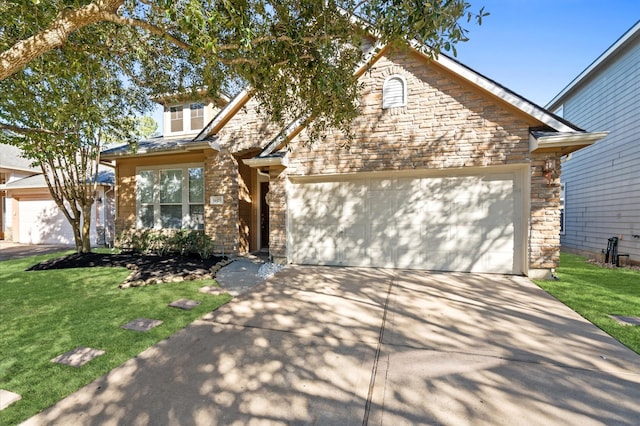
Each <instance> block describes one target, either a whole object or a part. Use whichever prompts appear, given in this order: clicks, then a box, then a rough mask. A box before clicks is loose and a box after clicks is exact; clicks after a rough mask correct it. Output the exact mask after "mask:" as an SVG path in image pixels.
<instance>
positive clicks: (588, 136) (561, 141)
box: [529, 132, 609, 154]
mask: <svg viewBox="0 0 640 426" xmlns="http://www.w3.org/2000/svg"><path fill="white" fill-rule="evenodd" d="M608 134H609V132H593V133H587V132H573V133H559V134H557V135H545V136H539V137H535V136H534V135H532V134H531V133H529V152H531V153H536V151H538V150H546V149H560V148H570V147H579V148H578V149H581V148H585V147H587V146H589V145H593V144H594V143H596V142H598V141H599V140H601V139H603V138H604V137H606V136H607V135H608ZM573 151H575V149H574V150H573ZM566 154H568V153H566Z"/></svg>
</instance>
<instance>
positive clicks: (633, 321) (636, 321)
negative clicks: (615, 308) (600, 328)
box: [609, 315, 640, 325]
mask: <svg viewBox="0 0 640 426" xmlns="http://www.w3.org/2000/svg"><path fill="white" fill-rule="evenodd" d="M609 318H613V319H614V320H616V321H617V322H618V324H622V325H640V317H625V316H621V315H609Z"/></svg>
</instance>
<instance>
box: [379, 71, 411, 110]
mask: <svg viewBox="0 0 640 426" xmlns="http://www.w3.org/2000/svg"><path fill="white" fill-rule="evenodd" d="M406 104H407V84H406V81H405V79H404V77H403V76H401V75H392V76H389V77H387V79H386V80H385V81H384V84H383V85H382V108H383V109H387V108H395V107H401V106H405V105H406Z"/></svg>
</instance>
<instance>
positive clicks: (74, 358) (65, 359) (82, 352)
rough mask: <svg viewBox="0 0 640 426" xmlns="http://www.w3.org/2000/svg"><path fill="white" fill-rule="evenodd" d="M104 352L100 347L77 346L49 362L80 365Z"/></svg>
mask: <svg viewBox="0 0 640 426" xmlns="http://www.w3.org/2000/svg"><path fill="white" fill-rule="evenodd" d="M105 353H106V352H105V351H103V350H100V349H92V348H85V347H82V346H79V347H77V348H75V349H73V350H70V351H69V352H67V353H64V354H62V355H58V356H57V357H55V358H54V359H52V360H51V362H55V363H58V364H64V365H69V366H71V367H82V366H83V365H85V364H86V363H88V362H89V361H91V360H92V359H94V358H95V357H98V356H100V355H104V354H105Z"/></svg>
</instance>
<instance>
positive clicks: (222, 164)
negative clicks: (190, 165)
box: [204, 149, 240, 253]
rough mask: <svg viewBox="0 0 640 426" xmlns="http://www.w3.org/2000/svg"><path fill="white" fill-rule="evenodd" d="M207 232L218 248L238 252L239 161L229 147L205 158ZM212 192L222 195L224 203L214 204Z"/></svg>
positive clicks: (227, 251)
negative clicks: (210, 200)
mask: <svg viewBox="0 0 640 426" xmlns="http://www.w3.org/2000/svg"><path fill="white" fill-rule="evenodd" d="M204 166H205V189H204V192H205V201H207V203H206V204H205V210H204V215H205V218H204V220H205V228H204V229H205V233H206V234H207V235H209V236H210V237H211V239H212V240H213V242H214V249H215V251H216V252H222V253H237V252H238V249H239V238H240V235H239V228H238V222H239V217H238V208H239V203H238V196H239V190H238V162H237V160H236V158H235V157H234V156H233V155H232V154H231V153H230V152H229V151H228V150H226V149H223V150H221V151H220V152H219V153H215V152H214V153H212V154H210V155H208V156H207V157H206V159H205V163H204ZM211 196H221V197H222V204H219V205H213V204H210V203H209V202H208V201H209V199H210V197H211Z"/></svg>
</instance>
